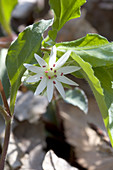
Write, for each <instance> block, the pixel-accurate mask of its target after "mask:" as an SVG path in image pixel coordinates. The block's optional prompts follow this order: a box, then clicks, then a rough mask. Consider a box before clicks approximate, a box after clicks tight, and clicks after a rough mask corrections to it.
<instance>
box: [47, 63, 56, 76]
mask: <svg viewBox="0 0 113 170" xmlns="http://www.w3.org/2000/svg"><path fill="white" fill-rule="evenodd" d="M56 72H57V71H56V70H55V64H53V67H51V68H47V69H46V70H45V75H46V76H47V77H48V79H52V78H55V77H57V75H56Z"/></svg>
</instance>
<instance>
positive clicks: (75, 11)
mask: <svg viewBox="0 0 113 170" xmlns="http://www.w3.org/2000/svg"><path fill="white" fill-rule="evenodd" d="M85 2H86V0H49V3H50V7H51V9H53V11H54V24H53V26H52V31H49V36H50V38H51V39H53V40H55V38H56V35H57V32H58V31H59V30H60V29H61V28H62V27H63V25H64V24H65V23H66V22H67V21H69V20H71V19H74V18H78V17H80V7H81V6H82V5H83V4H84V3H85Z"/></svg>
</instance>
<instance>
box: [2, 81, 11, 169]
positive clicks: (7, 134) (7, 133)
mask: <svg viewBox="0 0 113 170" xmlns="http://www.w3.org/2000/svg"><path fill="white" fill-rule="evenodd" d="M0 93H1V96H2V100H3V103H4V107H5V109H6V115H4V119H5V123H6V127H5V137H4V144H3V148H2V154H1V158H0V170H3V169H4V164H5V159H6V154H7V150H8V144H9V137H10V129H11V117H12V116H11V113H10V109H9V106H8V103H7V99H6V96H5V92H4V89H3V86H2V82H1V80H0ZM4 114H5V112H4ZM7 116H9V119H7Z"/></svg>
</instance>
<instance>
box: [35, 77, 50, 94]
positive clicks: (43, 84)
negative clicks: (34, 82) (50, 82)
mask: <svg viewBox="0 0 113 170" xmlns="http://www.w3.org/2000/svg"><path fill="white" fill-rule="evenodd" d="M46 86H47V78H46V77H44V78H43V79H42V80H41V82H40V83H39V85H38V87H37V89H36V91H35V93H34V95H39V94H40V93H41V92H42V91H43V90H44V89H45V88H46Z"/></svg>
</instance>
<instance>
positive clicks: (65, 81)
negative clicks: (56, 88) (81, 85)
mask: <svg viewBox="0 0 113 170" xmlns="http://www.w3.org/2000/svg"><path fill="white" fill-rule="evenodd" d="M57 80H58V81H60V82H62V83H65V84H69V85H74V86H78V84H77V83H75V82H74V81H72V80H70V79H69V78H67V77H65V76H58V77H57Z"/></svg>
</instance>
